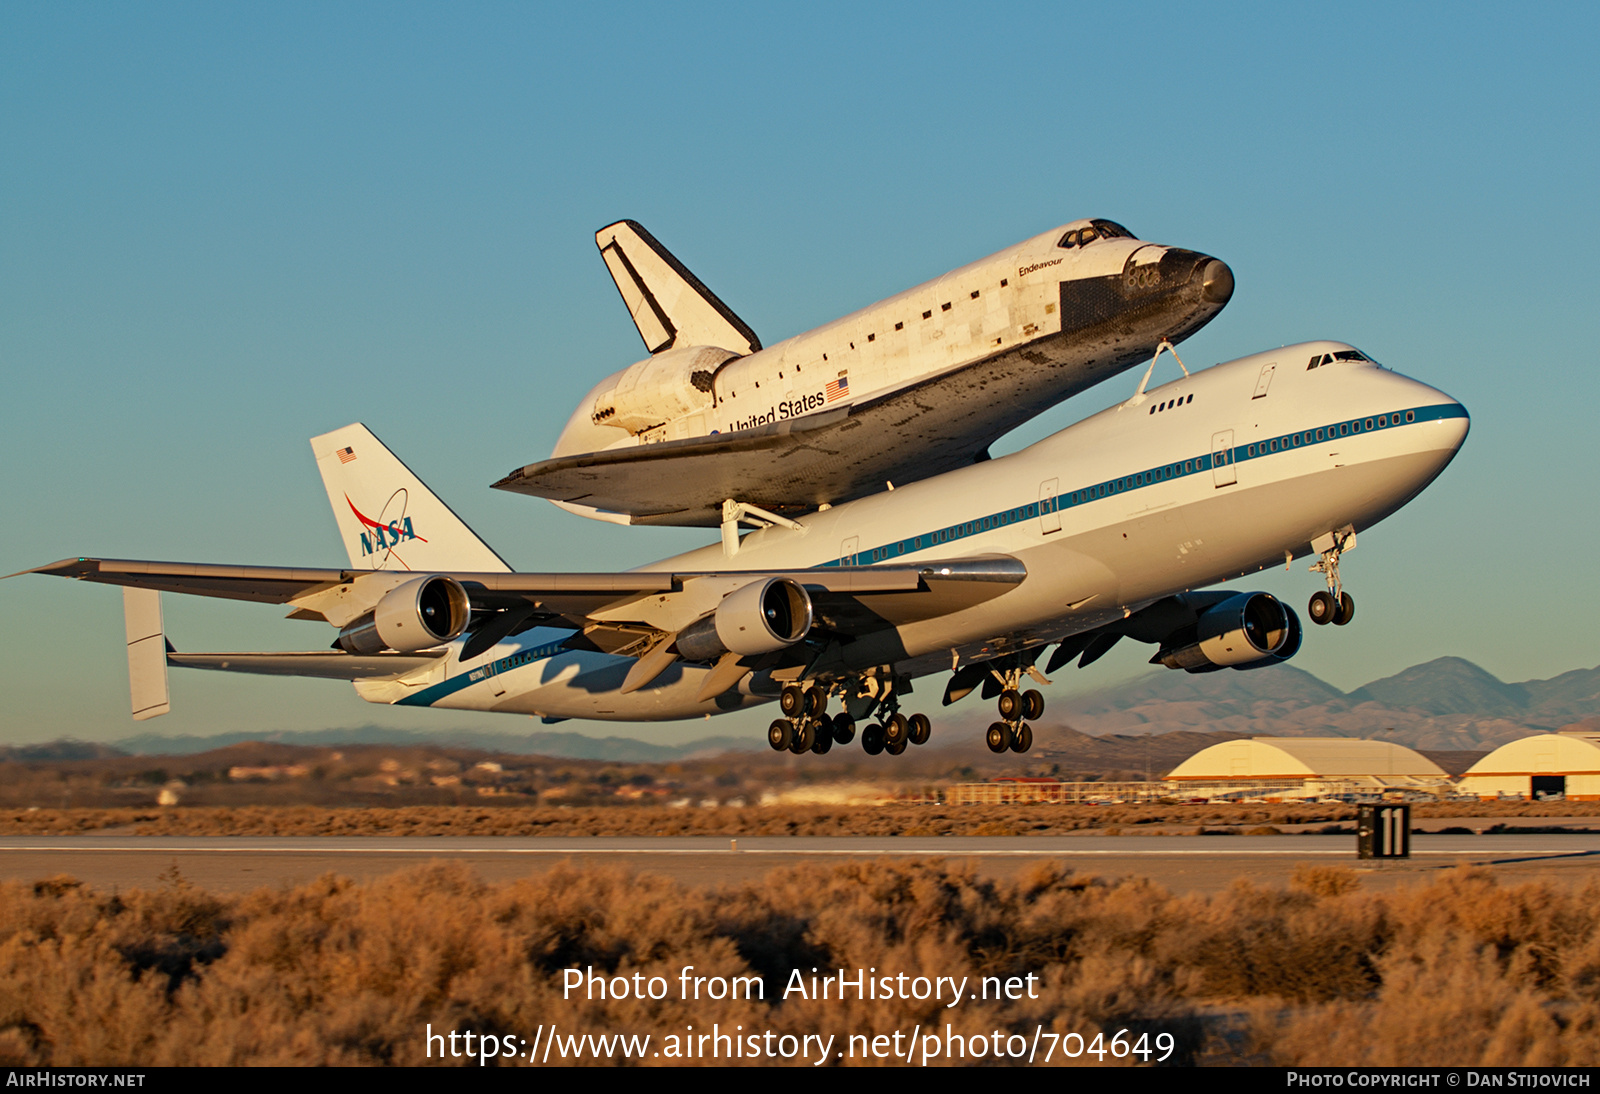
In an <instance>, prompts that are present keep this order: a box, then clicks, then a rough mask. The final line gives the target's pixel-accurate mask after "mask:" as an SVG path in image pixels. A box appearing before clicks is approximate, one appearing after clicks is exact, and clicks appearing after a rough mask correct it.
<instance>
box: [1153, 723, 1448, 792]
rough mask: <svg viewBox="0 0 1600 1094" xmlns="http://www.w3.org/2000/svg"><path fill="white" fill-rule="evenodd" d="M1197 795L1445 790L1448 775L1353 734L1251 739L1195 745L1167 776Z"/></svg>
mask: <svg viewBox="0 0 1600 1094" xmlns="http://www.w3.org/2000/svg"><path fill="white" fill-rule="evenodd" d="M1166 782H1167V783H1168V784H1176V785H1174V786H1173V793H1174V794H1175V795H1180V796H1189V797H1202V798H1235V799H1237V798H1242V797H1253V798H1279V799H1281V798H1320V797H1336V796H1344V795H1361V796H1367V795H1374V794H1385V793H1400V792H1405V791H1422V792H1425V793H1432V794H1439V793H1448V792H1449V790H1450V778H1449V776H1448V775H1446V774H1445V773H1444V770H1443V769H1442V768H1441V767H1439V765H1438V764H1436V763H1434V762H1433V761H1432V760H1430V759H1428V758H1427V757H1426V756H1423V755H1422V754H1421V753H1418V752H1415V751H1413V750H1412V749H1409V748H1406V747H1405V746H1404V745H1397V744H1394V743H1392V742H1390V741H1369V740H1364V739H1361V738H1355V737H1250V738H1248V739H1243V740H1237V741H1223V742H1222V743H1221V744H1215V745H1212V746H1211V747H1210V748H1204V749H1201V750H1200V751H1199V752H1196V753H1195V754H1194V755H1193V756H1190V757H1189V758H1188V759H1187V760H1185V761H1183V763H1181V764H1179V765H1178V766H1177V767H1175V768H1173V769H1172V771H1171V772H1170V773H1168V775H1167V777H1166Z"/></svg>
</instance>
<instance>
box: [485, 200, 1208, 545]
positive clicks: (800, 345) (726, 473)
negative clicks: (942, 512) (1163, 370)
mask: <svg viewBox="0 0 1600 1094" xmlns="http://www.w3.org/2000/svg"><path fill="white" fill-rule="evenodd" d="M598 239H599V241H600V242H601V247H602V252H603V253H604V254H605V255H606V257H607V262H608V265H609V266H610V268H611V270H612V274H613V276H614V277H615V278H616V280H617V284H618V287H619V289H621V290H622V293H623V297H624V300H625V301H626V302H627V303H628V306H629V309H630V313H631V314H632V315H633V316H634V318H635V322H636V323H638V325H639V329H640V333H641V335H643V336H644V338H645V341H646V345H647V346H648V347H649V348H650V349H651V352H652V356H650V357H649V358H647V359H645V360H643V361H640V362H638V363H637V364H634V365H632V366H630V367H629V368H627V369H624V370H622V371H621V372H618V373H615V374H613V375H611V376H608V377H607V378H606V379H604V380H602V381H601V382H600V383H599V384H598V385H596V386H595V388H594V389H593V390H592V391H590V392H589V393H588V395H586V396H585V397H584V398H583V399H582V400H581V402H580V403H579V405H578V407H577V409H576V410H575V411H574V412H573V414H572V417H571V419H570V420H569V421H568V423H567V425H566V428H565V429H564V430H563V432H562V433H561V436H560V438H559V439H558V441H557V443H556V446H555V450H554V453H553V455H552V457H551V458H550V459H548V460H545V461H542V462H540V463H536V464H530V465H528V466H526V467H523V468H519V469H517V470H515V471H513V472H511V474H509V475H508V476H506V477H505V478H504V479H502V480H501V481H500V482H498V483H496V484H495V485H496V486H497V487H499V488H501V489H506V490H512V491H515V492H520V493H527V494H532V495H535V496H540V497H545V498H549V499H551V500H554V501H556V502H557V503H558V504H560V505H562V506H563V507H564V508H567V509H569V510H571V511H573V512H578V513H582V514H583V515H586V516H591V517H597V518H600V519H607V520H613V521H617V522H619V523H634V524H682V525H700V526H715V525H717V524H719V523H721V522H722V515H721V514H722V504H723V502H724V501H725V500H727V499H733V500H735V501H738V502H744V503H749V504H752V505H756V506H759V507H762V508H764V509H767V510H769V511H772V512H776V513H781V514H787V515H797V514H799V513H804V512H808V511H811V510H814V509H816V508H817V507H818V506H821V505H825V504H831V505H838V504H840V503H842V502H845V501H849V500H851V499H854V498H859V497H863V496H865V495H868V494H871V493H875V492H877V491H879V490H882V489H883V488H884V484H885V482H893V483H895V484H896V485H904V484H906V483H908V482H911V481H914V480H918V479H922V478H926V477H929V476H932V475H936V474H940V473H942V472H944V471H948V470H952V469H954V468H958V467H962V466H966V465H969V464H971V463H973V462H976V461H981V460H982V459H985V458H986V453H987V449H988V446H989V445H990V443H992V442H993V441H994V440H995V439H996V438H997V437H999V436H1001V435H1002V434H1004V433H1006V432H1008V431H1009V430H1011V429H1013V428H1015V427H1016V426H1018V425H1020V424H1021V423H1023V422H1025V421H1027V420H1028V419H1030V418H1032V417H1034V416H1035V415H1037V414H1038V413H1039V412H1040V411H1042V410H1044V409H1046V408H1048V407H1050V406H1053V405H1054V404H1056V403H1058V402H1060V401H1062V400H1064V399H1066V398H1068V397H1070V396H1071V395H1074V394H1076V393H1078V392H1080V391H1083V390H1085V389H1087V388H1088V387H1090V386H1092V385H1094V384H1097V383H1099V382H1100V381H1102V380H1104V379H1106V378H1107V377H1109V376H1112V375H1115V374H1116V373H1118V372H1120V371H1122V370H1124V369H1126V368H1128V367H1130V366H1132V365H1134V364H1136V363H1141V362H1143V361H1145V360H1148V359H1149V358H1150V356H1151V355H1152V353H1154V352H1155V350H1156V347H1157V346H1158V345H1159V344H1161V343H1162V342H1163V341H1167V342H1178V341H1180V340H1182V339H1183V338H1185V337H1187V336H1188V335H1190V334H1192V333H1193V332H1194V331H1196V330H1198V329H1200V327H1202V326H1204V325H1205V324H1206V323H1207V322H1208V321H1209V320H1210V319H1211V318H1212V317H1213V316H1215V315H1216V314H1217V312H1219V311H1220V310H1221V309H1222V307H1223V306H1224V305H1225V304H1226V303H1227V302H1228V300H1229V298H1230V297H1231V296H1232V293H1233V275H1232V272H1231V271H1230V270H1229V269H1228V267H1227V265H1226V264H1225V263H1223V262H1221V261H1220V260H1218V259H1215V258H1212V257H1210V256H1208V255H1203V254H1199V253H1196V252H1194V251H1187V250H1182V249H1180V248H1175V247H1167V246H1163V245H1160V244H1154V243H1149V242H1146V241H1144V240H1140V239H1136V238H1134V237H1133V236H1132V235H1131V234H1130V233H1128V232H1127V230H1126V229H1124V228H1122V227H1121V226H1119V225H1116V224H1114V223H1112V222H1110V221H1105V220H1092V221H1091V220H1082V221H1075V222H1073V223H1071V224H1067V225H1063V226H1061V227H1059V228H1056V229H1053V230H1052V231H1050V232H1046V233H1044V234H1042V235H1039V236H1036V237H1034V238H1032V239H1029V240H1025V241H1023V242H1021V243H1018V244H1016V245H1015V246H1012V247H1008V248H1006V249H1005V250H1003V251H1000V252H998V253H996V254H993V255H990V256H989V257H987V258H985V259H982V260H980V261H978V262H974V263H972V264H970V265H967V266H963V267H961V268H960V269H957V270H952V271H951V272H949V273H947V274H945V275H944V276H942V277H939V278H937V279H935V280H933V281H929V282H927V283H925V284H922V285H919V286H917V287H916V288H913V289H910V290H908V291H906V292H903V293H900V294H899V295H896V296H893V297H890V298H889V299H887V300H884V301H881V302H879V303H877V304H874V305H872V306H870V307H868V308H864V309H862V310H861V311H858V312H855V313H854V314H852V315H848V316H845V317H844V318H842V319H839V320H836V321H835V322H832V323H829V324H826V325H825V326H822V327H819V328H817V329H815V330H812V331H809V332H807V333H805V334H801V335H797V336H796V337H793V338H790V339H787V340H785V341H783V342H780V343H778V344H776V345H774V346H770V347H766V348H763V347H762V346H761V345H760V342H759V340H758V339H757V338H756V337H755V335H754V333H753V332H751V331H750V330H749V328H748V327H746V326H745V325H744V324H743V323H742V322H741V321H739V320H738V319H737V317H735V316H733V315H732V313H731V312H728V311H727V309H726V308H725V306H724V305H722V304H721V302H720V301H718V300H717V299H716V298H715V297H714V296H711V294H710V293H709V292H708V291H707V290H705V289H704V286H701V285H700V284H699V282H698V281H696V280H694V279H693V275H691V274H689V273H688V271H686V270H684V269H682V267H681V266H680V265H678V264H677V263H676V260H675V259H672V258H671V256H670V255H669V254H667V253H666V252H665V250H664V249H663V248H661V247H660V245H659V244H657V243H656V242H655V241H654V240H653V239H652V238H651V237H650V236H649V234H648V233H646V232H644V230H643V229H642V228H640V227H639V226H638V225H636V224H632V223H631V222H626V221H624V222H621V223H620V224H618V225H613V226H611V227H610V228H608V229H603V230H602V232H601V234H600V236H599V237H598ZM630 255H631V256H633V259H632V260H629V256H630ZM651 263H654V265H651ZM669 288H670V289H671V290H672V294H671V296H670V298H668V289H669ZM691 305H693V308H691V307H690V306H691ZM674 315H677V316H679V317H680V318H679V323H680V325H681V329H680V328H679V326H674V325H673V322H672V317H673V316H674Z"/></svg>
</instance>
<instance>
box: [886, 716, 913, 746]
mask: <svg viewBox="0 0 1600 1094" xmlns="http://www.w3.org/2000/svg"><path fill="white" fill-rule="evenodd" d="M910 736H911V726H910V723H908V722H907V721H906V716H905V715H904V714H896V715H895V716H894V717H892V718H890V719H889V720H888V721H886V722H884V723H883V743H884V747H885V748H887V749H888V750H889V753H890V755H894V756H898V755H900V752H904V751H905V747H904V746H905V743H906V740H907V738H909V737H910ZM896 743H898V744H900V745H901V749H900V752H896V751H895V750H894V746H895V744H896Z"/></svg>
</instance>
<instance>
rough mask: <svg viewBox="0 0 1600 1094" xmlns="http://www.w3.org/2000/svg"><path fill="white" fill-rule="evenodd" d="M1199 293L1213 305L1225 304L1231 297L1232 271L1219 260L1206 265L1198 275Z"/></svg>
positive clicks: (1214, 259) (1216, 259) (1213, 260)
mask: <svg viewBox="0 0 1600 1094" xmlns="http://www.w3.org/2000/svg"><path fill="white" fill-rule="evenodd" d="M1200 293H1201V295H1202V296H1204V297H1205V298H1206V299H1207V300H1209V301H1211V303H1213V304H1226V303H1227V302H1228V301H1229V300H1230V299H1232V297H1233V271H1232V270H1230V269H1228V264H1227V263H1226V262H1224V261H1222V260H1221V259H1220V258H1213V259H1212V260H1211V261H1210V262H1207V263H1206V268H1205V269H1204V270H1203V271H1201V274H1200Z"/></svg>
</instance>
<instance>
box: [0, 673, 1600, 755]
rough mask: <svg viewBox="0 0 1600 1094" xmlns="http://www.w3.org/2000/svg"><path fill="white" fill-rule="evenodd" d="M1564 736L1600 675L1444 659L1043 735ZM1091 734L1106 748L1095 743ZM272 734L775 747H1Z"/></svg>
mask: <svg viewBox="0 0 1600 1094" xmlns="http://www.w3.org/2000/svg"><path fill="white" fill-rule="evenodd" d="M991 710H992V707H991V706H990V704H988V703H982V702H981V701H979V700H977V699H975V698H974V699H969V700H967V701H966V702H965V703H963V704H962V705H961V706H959V707H957V708H955V709H953V710H951V711H949V712H945V713H944V714H943V715H942V716H940V717H938V718H937V719H936V721H935V725H936V727H937V728H938V730H939V732H938V733H937V734H936V737H935V743H948V742H951V741H961V740H964V739H966V737H967V736H968V735H969V732H977V731H978V730H979V729H981V727H980V726H979V723H984V724H987V722H988V721H990V720H991V719H992V713H990V712H991ZM1563 727H1573V728H1578V727H1582V728H1589V729H1593V730H1595V731H1596V732H1600V667H1597V668H1592V669H1576V670H1574V671H1572V672H1567V673H1562V674H1561V675H1560V676H1556V677H1554V678H1552V679H1549V680H1525V681H1523V682H1521V683H1510V684H1508V683H1505V682H1504V681H1501V680H1499V679H1498V678H1496V677H1495V676H1494V675H1493V674H1492V673H1489V672H1486V671H1485V670H1484V669H1482V668H1479V667H1478V666H1477V665H1474V664H1473V663H1472V662H1470V661H1466V660H1463V659H1462V658H1459V657H1441V658H1439V659H1437V660H1434V661H1429V662H1427V663H1425V664H1421V665H1413V666H1412V667H1411V668H1408V669H1406V670H1404V671H1403V672H1399V673H1396V674H1395V675H1393V676H1387V677H1384V678H1383V679H1381V680H1374V681H1372V682H1371V683H1370V684H1367V685H1365V686H1364V687H1360V688H1357V689H1356V690H1354V691H1351V692H1342V691H1340V690H1339V689H1338V688H1336V687H1333V686H1332V685H1331V684H1327V683H1325V682H1323V681H1322V680H1319V679H1318V678H1317V677H1315V676H1313V675H1311V674H1310V673H1309V672H1305V671H1303V670H1301V669H1297V668H1294V667H1293V666H1291V665H1279V666H1275V667H1273V668H1270V669H1265V670H1261V671H1255V672H1212V673H1202V674H1199V675H1190V674H1189V673H1182V672H1159V673H1150V674H1147V675H1144V676H1141V677H1139V678H1137V679H1135V680H1131V681H1128V682H1126V683H1123V684H1118V685H1115V686H1113V687H1108V688H1104V689H1101V690H1099V691H1094V692H1089V693H1086V694H1083V695H1078V696H1073V697H1067V698H1052V699H1051V700H1050V702H1049V706H1048V709H1047V711H1046V714H1045V717H1044V719H1043V720H1042V721H1041V723H1040V724H1039V726H1038V727H1037V728H1036V734H1037V737H1038V740H1039V742H1040V747H1043V748H1048V749H1049V750H1050V751H1051V752H1060V753H1063V754H1069V755H1070V754H1075V753H1079V752H1084V751H1089V752H1094V753H1096V754H1098V753H1100V752H1103V751H1106V750H1107V749H1110V750H1112V751H1113V752H1116V753H1118V755H1119V756H1121V755H1122V754H1123V753H1126V761H1127V766H1129V767H1137V766H1141V765H1142V764H1141V761H1142V760H1143V759H1144V757H1145V756H1146V755H1148V746H1147V745H1143V744H1137V743H1136V742H1138V741H1140V740H1141V739H1142V738H1145V737H1147V736H1150V735H1157V734H1159V735H1164V734H1170V733H1184V734H1203V735H1206V736H1207V737H1208V738H1209V739H1214V740H1222V739H1226V738H1228V737H1235V736H1263V737H1266V736H1271V737H1369V738H1376V739H1380V740H1387V741H1394V742H1395V743H1397V744H1403V745H1406V746H1408V747H1411V748H1417V749H1427V750H1435V751H1486V750H1489V749H1493V748H1497V747H1499V746H1500V745H1502V744H1505V743H1506V742H1507V741H1513V740H1516V739H1517V738H1519V737H1526V736H1528V735H1530V734H1533V733H1545V732H1551V731H1554V730H1557V729H1561V728H1563ZM1085 737H1088V738H1095V739H1098V741H1099V743H1098V744H1097V745H1095V746H1094V747H1092V748H1091V747H1090V746H1089V744H1088V743H1087V742H1086V741H1085V740H1084V738H1085ZM263 739H266V740H271V741H278V742H282V743H285V744H299V745H331V744H420V743H437V744H449V745H456V746H460V747H468V748H481V749H484V750H485V751H491V752H508V753H520V754H539V755H545V756H559V757H567V758H571V759H588V760H619V761H629V762H669V761H672V760H681V759H685V758H687V757H691V756H699V755H706V754H708V753H715V752H725V751H754V750H759V749H763V748H765V747H766V742H765V740H764V739H763V738H761V737H756V736H748V737H747V736H742V735H741V736H715V737H703V738H699V739H697V740H694V741H690V742H688V743H687V744H682V745H663V744H657V743H654V742H649V741H641V740H637V739H633V738H628V737H589V736H586V735H584V734H581V733H561V732H552V731H548V730H545V731H539V732H535V733H496V732H487V731H466V730H456V731H450V730H444V731H438V732H429V733H416V732H409V731H406V730H398V729H387V728H383V727H380V726H362V727H357V728H354V729H319V730H284V731H282V732H280V733H274V734H268V735H265V737H264V736H263V735H262V734H259V733H257V734H253V735H251V734H238V733H234V734H218V735H216V736H209V737H165V736H160V735H157V734H148V733H147V734H141V735H138V736H134V737H126V738H123V739H121V740H119V741H115V742H112V744H111V745H110V746H107V745H100V744H89V743H85V742H76V741H58V742H51V743H50V744H44V745H24V746H11V747H0V760H6V759H12V760H47V759H80V758H84V759H86V758H92V757H93V756H95V755H100V754H104V753H106V752H107V751H111V752H121V753H127V754H133V755H187V754H191V753H195V752H205V751H208V750H210V749H214V748H221V747H224V746H227V745H230V744H237V743H240V742H243V741H246V740H263ZM1195 740H1196V741H1197V742H1198V740H1199V738H1195ZM1162 751H1163V752H1165V751H1168V750H1167V749H1165V748H1164V749H1162ZM80 753H81V755H80ZM1108 759H1109V756H1108Z"/></svg>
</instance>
